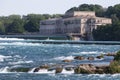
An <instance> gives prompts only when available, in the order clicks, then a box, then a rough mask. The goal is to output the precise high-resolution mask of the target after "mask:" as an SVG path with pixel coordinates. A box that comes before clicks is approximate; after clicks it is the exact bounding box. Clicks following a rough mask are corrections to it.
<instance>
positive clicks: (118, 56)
mask: <svg viewBox="0 0 120 80" xmlns="http://www.w3.org/2000/svg"><path fill="white" fill-rule="evenodd" d="M114 60H116V61H120V51H118V52H117V53H116V56H115V57H114Z"/></svg>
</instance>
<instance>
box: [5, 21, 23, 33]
mask: <svg viewBox="0 0 120 80" xmlns="http://www.w3.org/2000/svg"><path fill="white" fill-rule="evenodd" d="M6 32H7V33H23V32H24V28H23V22H22V20H21V19H16V20H14V21H13V22H12V23H11V24H10V25H9V26H8V27H7V28H6Z"/></svg>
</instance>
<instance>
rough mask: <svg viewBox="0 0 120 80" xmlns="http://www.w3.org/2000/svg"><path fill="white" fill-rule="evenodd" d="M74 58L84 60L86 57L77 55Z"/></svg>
mask: <svg viewBox="0 0 120 80" xmlns="http://www.w3.org/2000/svg"><path fill="white" fill-rule="evenodd" d="M74 59H77V60H84V59H85V58H84V57H83V56H76V57H74Z"/></svg>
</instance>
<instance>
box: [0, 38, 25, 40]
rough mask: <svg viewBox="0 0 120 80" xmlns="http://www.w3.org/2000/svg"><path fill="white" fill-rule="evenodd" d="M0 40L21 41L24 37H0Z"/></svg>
mask: <svg viewBox="0 0 120 80" xmlns="http://www.w3.org/2000/svg"><path fill="white" fill-rule="evenodd" d="M0 40H4V41H23V40H24V39H20V38H0Z"/></svg>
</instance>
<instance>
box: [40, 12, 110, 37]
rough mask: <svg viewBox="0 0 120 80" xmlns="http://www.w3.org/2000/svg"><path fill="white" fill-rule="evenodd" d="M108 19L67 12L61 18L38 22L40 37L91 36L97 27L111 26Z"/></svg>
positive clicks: (90, 13) (86, 13)
mask: <svg viewBox="0 0 120 80" xmlns="http://www.w3.org/2000/svg"><path fill="white" fill-rule="evenodd" d="M111 23H112V21H111V19H109V18H103V17H96V16H95V12H92V11H74V12H67V13H65V15H64V16H63V17H61V18H54V19H48V20H43V21H41V22H40V34H41V35H55V34H71V33H72V34H74V33H78V34H80V35H84V34H91V32H92V30H93V29H97V27H98V26H99V25H106V24H111Z"/></svg>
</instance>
